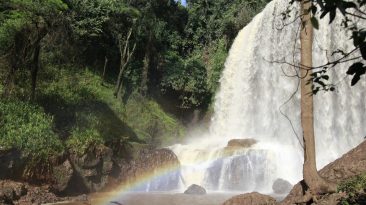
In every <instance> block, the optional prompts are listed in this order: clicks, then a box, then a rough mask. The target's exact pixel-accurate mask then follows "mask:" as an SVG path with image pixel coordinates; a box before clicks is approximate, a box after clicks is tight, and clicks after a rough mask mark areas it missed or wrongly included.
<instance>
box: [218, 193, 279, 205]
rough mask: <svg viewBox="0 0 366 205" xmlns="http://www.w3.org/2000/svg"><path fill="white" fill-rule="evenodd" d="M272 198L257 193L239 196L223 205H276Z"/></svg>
mask: <svg viewBox="0 0 366 205" xmlns="http://www.w3.org/2000/svg"><path fill="white" fill-rule="evenodd" d="M276 204H277V202H276V200H275V199H274V198H272V197H270V196H267V195H263V194H260V193H257V192H252V193H248V194H241V195H238V196H234V197H232V198H231V199H229V200H227V201H226V202H225V203H224V204H223V205H276Z"/></svg>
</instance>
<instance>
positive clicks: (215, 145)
mask: <svg viewBox="0 0 366 205" xmlns="http://www.w3.org/2000/svg"><path fill="white" fill-rule="evenodd" d="M287 7H288V1H287V0H274V1H272V2H270V3H269V4H268V5H267V6H266V8H265V9H264V10H263V11H262V12H261V13H260V14H258V15H257V16H256V17H255V18H254V19H253V20H252V22H251V23H250V24H248V25H247V26H246V27H245V28H244V29H242V30H241V31H240V33H239V34H238V36H237V37H236V39H235V41H234V43H233V45H232V48H231V50H230V53H229V57H228V58H227V60H226V63H225V68H224V71H223V73H222V76H221V80H220V88H219V91H218V93H217V94H216V97H215V106H214V115H213V117H212V120H211V124H210V128H209V130H207V132H205V133H204V134H200V135H197V136H195V137H194V138H192V139H191V140H190V142H189V143H187V144H184V145H181V144H177V145H173V146H171V147H170V148H171V149H172V150H173V151H174V152H175V153H176V155H177V156H178V158H179V160H180V162H181V165H182V170H181V172H182V176H183V178H184V181H185V183H186V186H189V185H190V184H193V183H195V184H200V185H202V186H204V187H205V188H207V189H209V190H217V191H228V190H229V191H233V190H235V191H242V192H244V191H254V190H256V191H262V192H272V189H271V187H272V184H273V182H274V180H276V179H277V178H283V179H286V180H288V181H290V182H291V183H293V184H294V183H296V182H297V181H299V180H300V179H301V178H302V163H303V150H302V145H301V140H302V129H301V124H300V94H299V92H296V90H297V89H298V82H299V79H298V78H294V77H288V75H294V74H296V71H295V70H294V68H293V67H291V66H288V65H286V64H284V63H276V62H277V61H286V62H289V63H294V64H298V63H299V56H300V53H299V52H300V51H299V48H300V42H299V32H300V30H299V29H300V28H299V25H300V23H299V22H298V21H295V22H294V23H290V24H288V25H286V22H284V20H283V19H282V15H281V13H282V12H284V11H285V10H286V9H287ZM297 9H298V8H296V6H295V8H294V9H293V12H292V18H294V16H295V15H296V14H295V13H294V12H295V10H297ZM286 21H287V22H290V21H291V19H288V20H286ZM328 22H329V20H328V19H327V18H324V19H323V20H320V22H319V23H320V30H319V31H315V34H314V52H313V58H314V59H313V61H314V66H319V65H323V64H325V63H327V61H328V60H329V61H331V60H334V59H337V58H339V55H334V56H332V52H333V51H335V50H337V49H341V50H343V51H350V50H352V49H353V45H352V42H351V41H350V40H349V33H347V32H346V31H345V30H344V29H343V28H342V27H341V26H340V24H341V21H340V19H339V17H338V20H336V21H335V22H333V23H332V24H331V25H328ZM351 64H352V62H348V63H342V64H341V65H338V66H337V67H335V68H333V69H331V70H330V71H329V75H330V82H332V83H335V84H336V85H337V87H336V91H335V92H321V93H319V94H317V95H316V96H314V118H315V137H316V152H317V165H318V168H319V169H320V168H322V167H323V166H325V165H326V164H327V163H329V162H331V161H333V160H335V159H336V158H338V157H340V156H341V155H342V154H344V153H345V152H347V151H348V150H350V149H351V148H353V147H355V146H356V145H358V144H359V143H360V142H361V141H362V140H363V138H364V136H365V135H366V126H363V125H365V123H366V118H365V114H364V113H365V110H366V103H365V96H366V89H365V88H366V80H365V79H364V78H365V77H363V79H361V80H360V81H359V83H358V84H357V85H356V86H354V87H351V86H350V77H347V76H346V71H347V69H348V67H349V66H350V65H351ZM295 92H296V93H295ZM293 93H295V94H294V95H293ZM292 95H293V96H292ZM291 96H292V98H291ZM281 112H282V113H283V114H284V115H283V114H281ZM285 116H286V117H285ZM290 122H291V123H290ZM247 138H251V139H255V140H257V141H258V143H257V144H255V145H254V146H252V147H249V148H241V149H236V150H233V151H229V152H228V151H227V148H225V147H226V146H227V143H228V141H229V140H230V139H247Z"/></svg>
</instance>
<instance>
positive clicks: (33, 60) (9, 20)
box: [0, 0, 67, 99]
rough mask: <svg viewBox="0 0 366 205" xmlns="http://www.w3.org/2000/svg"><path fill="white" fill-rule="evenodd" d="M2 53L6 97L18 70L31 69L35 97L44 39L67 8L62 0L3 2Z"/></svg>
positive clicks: (0, 44)
mask: <svg viewBox="0 0 366 205" xmlns="http://www.w3.org/2000/svg"><path fill="white" fill-rule="evenodd" d="M0 6H1V8H0V9H1V11H2V12H1V14H0V22H1V26H0V48H1V49H0V50H1V52H0V55H5V56H6V58H7V61H8V64H9V67H10V68H9V71H8V74H7V76H6V79H5V81H4V91H3V97H8V96H9V95H10V92H11V90H12V87H13V84H14V80H15V75H16V73H17V71H18V70H20V69H26V68H28V70H29V71H30V76H31V77H30V79H31V89H30V90H31V94H30V98H31V99H34V97H35V90H36V82H37V74H38V70H39V63H40V62H39V56H40V52H41V41H42V39H43V38H44V37H45V36H46V35H47V34H48V33H49V32H50V30H51V29H52V27H53V26H54V24H55V22H56V21H57V20H58V18H57V16H56V17H55V15H59V14H60V13H61V12H62V11H64V10H66V9H67V6H66V4H64V3H63V2H62V1H61V0H46V1H34V0H26V1H20V0H6V1H4V2H2V3H1V4H0Z"/></svg>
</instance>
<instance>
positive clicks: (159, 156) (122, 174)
mask: <svg viewBox="0 0 366 205" xmlns="http://www.w3.org/2000/svg"><path fill="white" fill-rule="evenodd" d="M118 166H119V169H120V171H119V183H123V184H134V182H136V181H137V180H139V177H141V176H146V175H151V174H153V173H156V174H158V175H159V174H160V175H161V172H162V170H170V171H168V172H166V171H165V172H166V174H164V175H162V176H160V177H157V178H155V179H154V180H153V181H150V182H147V184H143V185H141V187H136V191H146V190H147V189H148V190H149V191H169V190H174V189H177V188H178V187H179V183H180V180H181V175H180V171H179V170H180V162H179V160H178V157H177V156H176V155H175V154H174V152H173V151H171V150H169V149H165V148H164V149H149V148H145V149H142V150H140V151H139V152H138V153H137V157H136V158H135V159H133V160H131V161H129V162H126V161H121V162H119V165H118Z"/></svg>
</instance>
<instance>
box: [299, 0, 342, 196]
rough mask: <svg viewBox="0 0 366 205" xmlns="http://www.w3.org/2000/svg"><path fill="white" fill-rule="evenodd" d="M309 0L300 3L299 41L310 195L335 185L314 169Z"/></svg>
mask: <svg viewBox="0 0 366 205" xmlns="http://www.w3.org/2000/svg"><path fill="white" fill-rule="evenodd" d="M311 5H312V3H311V1H310V0H302V1H301V14H302V25H303V27H302V30H301V34H300V40H301V76H302V79H301V125H302V129H303V140H304V166H303V175H304V181H305V183H306V185H307V186H308V187H309V190H310V192H311V193H312V194H319V193H328V192H334V191H336V187H335V185H333V184H331V183H329V182H326V181H325V180H324V179H323V178H321V177H320V175H319V174H318V171H317V168H316V155H315V136H314V116H313V95H312V83H310V84H308V85H306V84H307V83H308V82H312V81H311V73H312V70H311V69H309V68H311V67H312V66H313V65H312V64H313V63H312V49H313V47H312V45H313V26H312V24H311V21H310V18H311V12H310V11H309V9H310V8H311Z"/></svg>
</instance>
